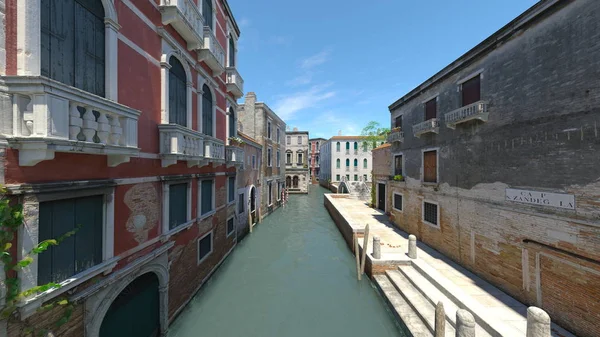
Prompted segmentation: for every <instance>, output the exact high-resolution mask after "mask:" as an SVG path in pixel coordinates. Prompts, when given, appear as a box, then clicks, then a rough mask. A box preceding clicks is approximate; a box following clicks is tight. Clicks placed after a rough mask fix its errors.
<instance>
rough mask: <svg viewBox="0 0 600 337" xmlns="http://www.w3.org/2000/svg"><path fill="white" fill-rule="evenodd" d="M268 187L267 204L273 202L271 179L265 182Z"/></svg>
mask: <svg viewBox="0 0 600 337" xmlns="http://www.w3.org/2000/svg"><path fill="white" fill-rule="evenodd" d="M267 185H268V188H269V206H270V205H272V204H273V184H272V182H271V181H269V182H268V183H267Z"/></svg>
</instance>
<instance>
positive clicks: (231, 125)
mask: <svg viewBox="0 0 600 337" xmlns="http://www.w3.org/2000/svg"><path fill="white" fill-rule="evenodd" d="M236 124H237V123H236V122H235V110H233V107H230V108H229V137H235V136H236V132H235V131H236V126H237V125H236Z"/></svg>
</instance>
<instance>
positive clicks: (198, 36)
mask: <svg viewBox="0 0 600 337" xmlns="http://www.w3.org/2000/svg"><path fill="white" fill-rule="evenodd" d="M159 9H160V13H161V16H162V18H161V19H162V24H163V25H168V24H170V25H171V26H173V28H175V30H176V31H177V32H178V33H179V34H180V35H181V36H182V37H183V38H184V39H185V41H186V42H187V48H188V49H189V50H193V49H200V48H202V45H203V43H204V17H203V16H202V13H200V9H199V8H198V6H197V5H196V4H195V3H194V2H193V1H192V0H161V2H160V5H159Z"/></svg>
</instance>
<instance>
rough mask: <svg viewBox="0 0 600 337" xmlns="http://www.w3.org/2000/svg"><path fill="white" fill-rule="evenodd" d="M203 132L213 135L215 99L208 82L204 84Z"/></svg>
mask: <svg viewBox="0 0 600 337" xmlns="http://www.w3.org/2000/svg"><path fill="white" fill-rule="evenodd" d="M202 133H204V134H205V135H209V136H212V135H213V99H212V93H211V92H210V89H209V88H208V86H207V85H206V84H205V85H203V86H202Z"/></svg>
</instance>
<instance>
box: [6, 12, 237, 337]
mask: <svg viewBox="0 0 600 337" xmlns="http://www.w3.org/2000/svg"><path fill="white" fill-rule="evenodd" d="M0 1H1V2H2V4H3V5H5V6H0V7H2V8H5V16H4V15H3V16H1V17H2V20H3V25H2V26H3V28H2V29H3V31H2V33H4V34H0V36H5V39H4V40H3V41H2V46H0V47H1V49H2V51H5V55H4V53H0V55H1V56H2V57H3V58H4V59H3V60H1V61H2V62H0V66H1V67H2V69H0V73H2V74H3V75H6V76H3V77H2V78H1V79H0V137H1V138H2V139H1V144H2V149H0V154H1V157H0V158H1V160H2V166H0V167H1V168H2V171H1V172H0V173H1V178H2V181H1V182H2V183H3V184H4V185H5V186H6V187H7V189H8V191H9V193H10V194H11V195H12V196H13V197H14V198H15V199H17V200H18V201H20V202H21V203H23V205H24V208H25V210H24V214H25V223H24V225H23V227H22V228H23V230H22V231H20V232H19V233H18V236H17V238H16V239H15V244H14V247H17V249H16V252H15V254H16V255H17V256H19V257H23V256H25V255H26V254H27V252H28V251H29V250H31V248H32V247H34V246H35V245H36V244H37V243H38V242H41V241H43V240H46V239H50V238H55V237H58V236H60V235H62V234H63V233H65V232H67V231H70V230H72V229H73V228H76V227H77V226H80V229H79V230H78V231H77V232H76V234H75V235H74V236H72V237H70V238H68V239H66V240H64V241H63V242H61V244H60V245H58V246H56V247H52V248H51V249H50V250H48V251H46V252H44V253H42V254H40V255H39V256H36V257H35V259H34V261H33V263H32V264H31V265H29V266H28V267H27V268H25V269H24V270H22V271H20V272H19V273H18V274H17V277H18V279H19V280H20V289H21V290H26V289H29V288H31V287H34V286H36V285H41V284H46V283H48V282H56V283H59V284H61V285H62V287H60V288H57V289H53V290H50V291H48V292H45V293H42V294H34V295H33V296H31V297H29V298H27V299H25V300H24V301H23V302H22V303H21V304H20V306H19V308H18V312H17V313H18V314H17V315H16V316H15V317H11V318H10V319H9V320H8V322H6V321H5V322H1V324H0V329H7V332H8V336H20V335H22V334H23V333H24V331H25V328H29V327H33V328H35V329H43V328H48V329H50V330H54V331H53V333H54V335H55V336H86V337H89V336H94V337H95V336H122V335H126V336H130V337H135V336H150V335H161V336H162V335H164V334H165V333H166V331H167V328H168V325H169V323H170V321H172V320H173V318H174V317H175V316H176V315H177V314H178V313H179V312H180V311H181V310H182V309H183V307H184V306H185V305H186V304H187V302H188V301H189V300H190V299H191V297H192V296H193V295H194V294H195V293H196V291H197V290H198V289H199V288H200V287H201V286H202V284H203V283H204V282H205V281H206V280H207V278H208V277H209V276H210V275H211V273H212V272H213V271H214V270H215V268H216V267H217V266H218V265H219V264H220V263H221V262H222V261H223V260H224V259H225V258H226V257H227V255H228V254H229V252H230V251H231V250H232V249H233V247H234V246H235V245H236V236H237V235H236V230H235V222H234V216H235V210H236V199H237V198H236V194H237V193H236V191H237V187H236V185H237V184H236V169H237V167H239V166H240V165H241V163H242V162H243V160H244V153H243V149H242V148H241V147H238V146H235V145H234V144H232V145H231V146H230V145H229V141H228V138H229V137H233V136H235V135H236V124H237V123H236V112H235V111H236V107H237V105H236V100H237V98H239V97H241V96H242V93H243V80H242V78H241V77H240V75H239V73H238V72H237V70H236V61H237V55H236V45H237V40H238V37H239V35H240V31H239V28H238V26H237V24H236V22H235V19H234V17H233V15H232V12H231V9H230V8H229V5H228V4H227V1H226V0H160V1H159V0H151V1H141V0H62V1H53V0H37V1H25V0H0ZM4 56H5V57H4ZM61 296H67V297H68V298H69V299H70V300H71V303H73V309H72V315H71V317H70V319H69V320H68V322H67V323H66V324H64V325H62V326H61V327H60V328H55V325H53V324H54V322H55V321H56V319H57V317H58V318H60V317H61V315H62V314H61V312H62V311H63V310H65V309H64V308H63V307H60V306H57V307H55V308H54V309H51V310H49V311H45V312H43V313H38V312H37V311H36V309H37V308H39V307H40V306H42V305H44V304H46V303H51V302H52V301H53V300H55V299H56V298H59V297H61ZM0 297H1V296H0ZM0 304H1V303H0ZM133 318H135V319H133ZM140 321H143V322H144V324H142V325H140V324H139V322H140ZM0 335H2V331H0Z"/></svg>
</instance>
